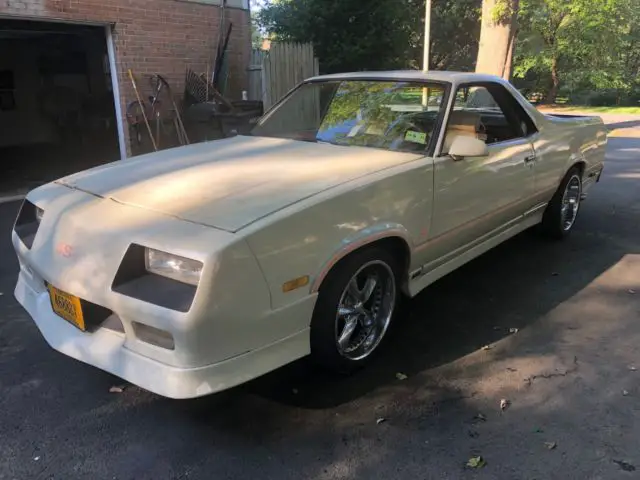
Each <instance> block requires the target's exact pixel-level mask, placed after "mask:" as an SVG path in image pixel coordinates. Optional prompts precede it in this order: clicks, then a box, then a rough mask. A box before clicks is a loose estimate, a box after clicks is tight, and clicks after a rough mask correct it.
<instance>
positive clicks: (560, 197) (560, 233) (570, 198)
mask: <svg viewBox="0 0 640 480" xmlns="http://www.w3.org/2000/svg"><path fill="white" fill-rule="evenodd" d="M581 200H582V172H581V171H580V169H579V168H578V167H573V168H572V169H571V170H569V171H568V172H567V174H566V175H565V177H564V178H563V179H562V182H561V183H560V187H558V190H557V191H556V193H555V194H554V196H553V198H552V199H551V202H549V205H548V206H547V210H546V211H545V213H544V217H543V218H542V224H541V230H542V233H543V234H544V235H545V236H546V237H549V238H552V239H555V240H562V239H564V238H566V237H567V236H569V234H570V233H571V230H573V226H574V225H575V222H576V219H577V218H578V213H579V212H580V203H581Z"/></svg>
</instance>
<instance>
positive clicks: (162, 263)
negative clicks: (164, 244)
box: [144, 248, 202, 286]
mask: <svg viewBox="0 0 640 480" xmlns="http://www.w3.org/2000/svg"><path fill="white" fill-rule="evenodd" d="M144 257H145V267H146V269H147V271H148V272H149V273H154V274H156V275H160V276H162V277H166V278H171V279H173V280H177V281H178V282H182V283H188V284H189V285H195V286H197V285H198V283H199V282H200V275H201V273H202V263H201V262H198V261H197V260H191V259H189V258H184V257H179V256H178V255H172V254H170V253H166V252H161V251H159V250H154V249H152V248H146V249H145V256H144Z"/></svg>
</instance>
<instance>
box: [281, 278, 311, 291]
mask: <svg viewBox="0 0 640 480" xmlns="http://www.w3.org/2000/svg"><path fill="white" fill-rule="evenodd" d="M307 285H309V275H305V276H304V277H299V278H295V279H293V280H289V281H288V282H286V283H283V284H282V291H283V292H284V293H287V292H292V291H294V290H297V289H298V288H302V287H306V286H307Z"/></svg>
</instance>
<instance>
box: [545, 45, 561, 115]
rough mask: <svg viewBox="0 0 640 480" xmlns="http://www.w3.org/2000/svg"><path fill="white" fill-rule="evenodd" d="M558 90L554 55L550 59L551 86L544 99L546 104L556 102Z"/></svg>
mask: <svg viewBox="0 0 640 480" xmlns="http://www.w3.org/2000/svg"><path fill="white" fill-rule="evenodd" d="M559 90H560V76H559V74H558V57H556V56H554V57H553V60H551V88H550V89H549V93H547V99H546V100H545V101H544V103H546V104H552V103H555V102H556V98H557V97H558V91H559Z"/></svg>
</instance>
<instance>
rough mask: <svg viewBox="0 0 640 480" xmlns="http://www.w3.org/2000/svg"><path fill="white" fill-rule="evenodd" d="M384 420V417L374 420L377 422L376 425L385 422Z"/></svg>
mask: <svg viewBox="0 0 640 480" xmlns="http://www.w3.org/2000/svg"><path fill="white" fill-rule="evenodd" d="M386 421H387V419H386V418H379V419H378V420H376V423H377V424H378V425H380V424H381V423H384V422H386Z"/></svg>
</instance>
